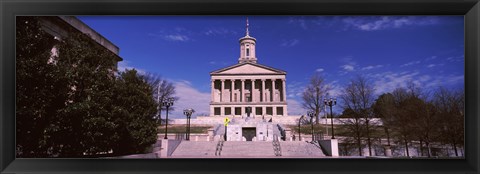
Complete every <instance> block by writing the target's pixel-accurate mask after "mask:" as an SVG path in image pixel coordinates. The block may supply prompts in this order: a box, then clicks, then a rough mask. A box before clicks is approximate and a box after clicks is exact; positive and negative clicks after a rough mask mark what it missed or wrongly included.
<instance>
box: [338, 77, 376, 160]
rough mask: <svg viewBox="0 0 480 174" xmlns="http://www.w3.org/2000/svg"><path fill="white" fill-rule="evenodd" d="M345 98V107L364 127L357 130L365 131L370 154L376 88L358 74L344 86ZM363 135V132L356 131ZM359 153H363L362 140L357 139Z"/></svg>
mask: <svg viewBox="0 0 480 174" xmlns="http://www.w3.org/2000/svg"><path fill="white" fill-rule="evenodd" d="M341 99H342V100H343V109H344V110H350V111H351V112H352V114H351V115H352V117H353V122H352V123H351V124H354V125H356V126H360V127H363V129H362V128H357V129H355V131H362V130H364V131H365V136H366V138H367V145H368V150H369V155H372V143H371V135H370V131H371V129H372V126H373V125H372V123H371V122H370V121H371V119H372V118H373V117H374V114H373V110H372V105H373V103H374V88H373V86H372V84H371V83H369V81H368V80H367V79H366V78H365V77H363V76H357V77H356V78H354V79H352V80H350V83H349V84H348V85H347V86H346V87H345V88H344V90H343V94H342V95H341ZM354 133H355V134H358V135H361V134H362V133H361V132H354ZM357 144H358V148H359V153H360V155H361V140H360V138H358V139H357Z"/></svg>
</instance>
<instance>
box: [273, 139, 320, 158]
mask: <svg viewBox="0 0 480 174" xmlns="http://www.w3.org/2000/svg"><path fill="white" fill-rule="evenodd" d="M280 146H281V148H282V156H284V157H288V156H290V157H323V156H326V155H325V154H323V152H322V150H321V149H320V148H318V147H317V146H315V145H314V144H311V143H308V142H305V141H280Z"/></svg>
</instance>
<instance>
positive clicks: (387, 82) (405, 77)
mask: <svg viewBox="0 0 480 174" xmlns="http://www.w3.org/2000/svg"><path fill="white" fill-rule="evenodd" d="M418 74H419V73H418V72H402V73H393V72H384V73H379V74H374V75H370V76H371V77H372V78H373V79H375V80H374V81H373V85H374V88H375V93H376V94H382V93H385V92H391V91H393V90H394V89H395V88H398V87H406V86H407V83H408V82H410V81H412V82H414V83H415V84H420V83H424V82H426V81H427V80H429V78H427V76H424V77H423V78H420V79H417V78H416V76H417V75H418Z"/></svg>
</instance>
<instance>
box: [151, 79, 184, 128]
mask: <svg viewBox="0 0 480 174" xmlns="http://www.w3.org/2000/svg"><path fill="white" fill-rule="evenodd" d="M145 76H146V79H147V81H148V84H150V86H152V93H153V97H154V99H155V101H157V102H158V103H157V104H158V107H157V108H158V118H157V119H158V120H159V123H160V124H161V123H162V110H165V109H166V108H165V106H163V105H162V101H164V100H165V99H167V98H173V99H174V101H177V100H178V97H176V96H175V86H174V85H173V83H171V82H169V81H168V80H166V79H163V78H162V77H161V76H159V75H155V74H146V75H145ZM170 111H174V108H173V107H170V108H169V112H170ZM167 121H168V120H165V122H167Z"/></svg>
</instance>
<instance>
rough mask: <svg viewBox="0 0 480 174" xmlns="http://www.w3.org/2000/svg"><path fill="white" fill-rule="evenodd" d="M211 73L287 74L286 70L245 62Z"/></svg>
mask: <svg viewBox="0 0 480 174" xmlns="http://www.w3.org/2000/svg"><path fill="white" fill-rule="evenodd" d="M211 74H217V75H221V74H286V73H285V71H282V70H278V69H274V68H271V67H267V66H264V65H260V64H252V63H243V64H237V65H233V66H230V67H226V68H223V69H220V70H217V71H214V72H212V73H211Z"/></svg>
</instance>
